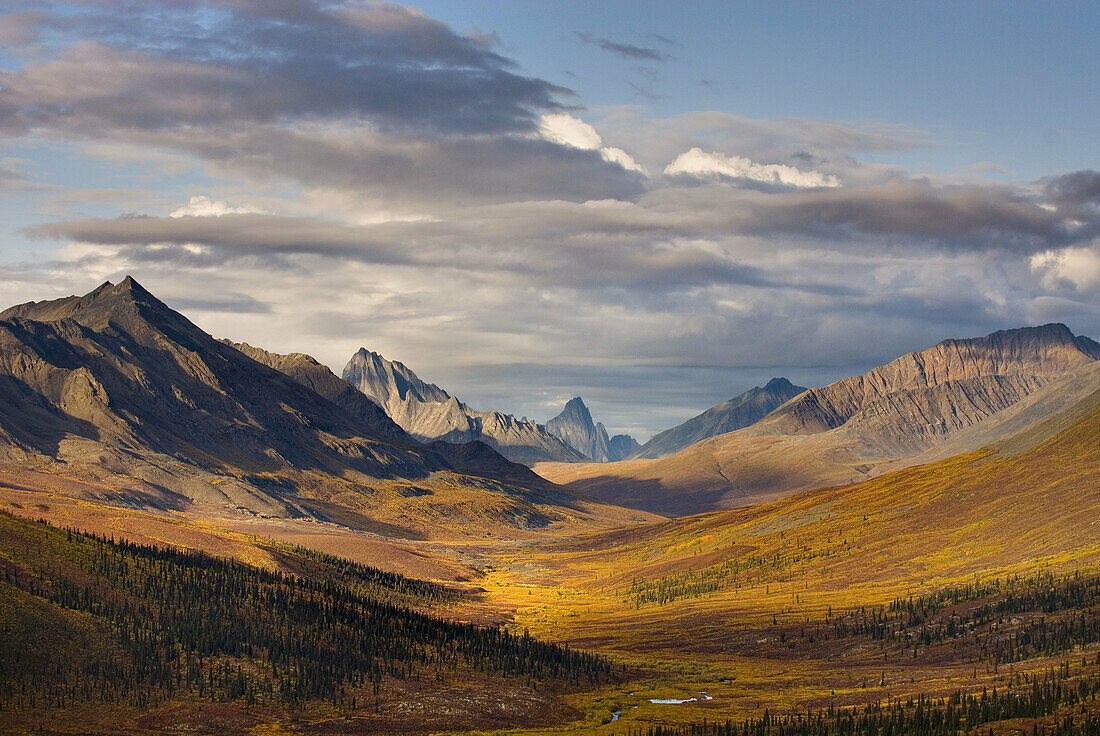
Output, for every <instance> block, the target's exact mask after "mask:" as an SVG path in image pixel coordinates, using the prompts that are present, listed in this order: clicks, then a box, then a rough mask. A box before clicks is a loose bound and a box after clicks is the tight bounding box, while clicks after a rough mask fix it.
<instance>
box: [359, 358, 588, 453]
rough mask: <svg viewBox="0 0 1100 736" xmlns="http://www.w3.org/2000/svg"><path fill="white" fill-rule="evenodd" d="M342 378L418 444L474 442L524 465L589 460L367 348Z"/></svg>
mask: <svg viewBox="0 0 1100 736" xmlns="http://www.w3.org/2000/svg"><path fill="white" fill-rule="evenodd" d="M342 376H343V378H344V380H345V381H347V382H348V383H349V384H351V385H352V386H354V387H355V388H357V389H358V390H359V391H361V392H362V393H363V394H365V395H366V396H367V397H369V398H370V399H372V400H373V401H375V402H376V403H378V405H379V406H381V407H382V408H383V409H384V410H385V411H386V413H387V414H388V415H389V416H390V417H391V418H393V420H394V421H395V422H397V424H399V425H400V426H401V427H402V428H404V429H405V431H407V432H408V433H409V434H410V435H411V436H413V437H414V438H416V439H418V440H421V441H434V440H442V441H444V442H469V441H474V440H477V441H481V442H485V443H486V444H487V445H489V446H490V447H493V448H494V449H496V450H497V451H498V452H500V453H501V454H503V455H504V456H505V457H507V458H508V459H510V460H513V461H515V462H522V463H533V462H538V461H545V460H554V461H559V462H584V461H586V460H587V459H588V458H586V457H585V456H584V455H583V454H581V453H580V452H578V451H577V450H575V449H574V448H572V447H570V446H569V445H567V444H566V443H564V442H562V441H561V440H560V439H559V438H558V437H555V436H554V435H552V434H550V433H548V432H547V431H546V429H545V428H544V427H543V426H542V425H539V424H537V423H536V422H531V421H528V420H525V419H517V418H516V417H514V416H513V415H511V414H504V413H502V412H498V411H478V410H476V409H472V408H470V407H469V406H467V405H466V404H465V403H463V402H462V401H460V400H459V399H458V398H457V397H455V396H452V395H451V394H449V393H447V392H446V391H445V390H443V389H441V388H440V387H439V386H436V385H435V384H434V383H427V382H425V381H423V380H421V379H420V378H419V377H418V376H417V375H416V374H415V373H414V372H413V371H412V370H411V369H409V368H408V367H407V366H406V365H405V364H404V363H400V362H397V361H391V360H387V359H386V358H384V357H382V355H380V354H378V353H376V352H374V351H371V350H367V349H366V348H360V349H359V350H358V351H357V352H356V353H355V354H354V355H353V356H352V357H351V359H350V360H349V361H348V363H347V365H345V366H344V370H343V372H342Z"/></svg>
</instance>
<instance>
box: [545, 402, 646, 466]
mask: <svg viewBox="0 0 1100 736" xmlns="http://www.w3.org/2000/svg"><path fill="white" fill-rule="evenodd" d="M546 431H547V432H549V433H550V434H552V435H554V436H555V437H558V438H560V439H561V440H562V442H564V443H565V444H567V445H569V446H570V447H572V448H573V449H575V450H577V451H578V452H580V453H582V454H583V455H584V456H585V457H587V458H589V459H591V460H595V461H596V462H598V463H607V462H617V461H619V460H625V459H626V458H628V457H630V455H631V454H633V452H636V451H637V448H638V443H637V441H636V440H635V439H634V438H633V437H631V436H630V435H625V434H617V435H615V436H614V437H608V436H607V428H606V427H604V426H603V423H602V422H593V421H592V413H591V412H589V411H588V407H587V406H585V404H584V401H583V400H582V399H581V397H580V396H574V397H573V398H572V399H570V400H569V401H568V402H567V403H566V404H565V408H564V409H562V411H561V413H560V414H558V415H557V416H556V417H554V418H553V419H551V420H549V421H547V422H546Z"/></svg>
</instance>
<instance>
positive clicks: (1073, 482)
mask: <svg viewBox="0 0 1100 736" xmlns="http://www.w3.org/2000/svg"><path fill="white" fill-rule="evenodd" d="M1097 374H1100V371H1098V372H1094V376H1095V375H1097ZM1097 508H1100V381H1095V380H1093V382H1092V390H1091V391H1089V392H1088V393H1087V394H1085V395H1084V396H1083V397H1080V398H1079V399H1077V400H1076V401H1073V402H1071V403H1070V404H1069V405H1068V406H1063V407H1062V409H1060V410H1059V411H1057V412H1055V413H1054V414H1053V415H1052V416H1049V417H1048V418H1047V419H1046V420H1044V421H1040V422H1038V423H1033V424H1031V426H1029V428H1027V429H1024V430H1022V431H1019V432H1016V433H1013V434H1011V435H1010V436H1007V437H1004V438H1003V439H1002V440H1001V441H999V442H997V443H995V444H993V445H991V446H988V447H984V448H982V449H980V450H977V451H972V452H969V453H967V454H963V455H957V456H954V457H950V458H947V459H943V460H939V461H936V462H934V463H930V464H926V465H919V466H913V467H909V468H906V469H903V470H899V471H894V472H890V473H887V474H884V475H881V476H879V477H876V478H874V479H871V480H867V481H864V482H862V483H858V484H855V485H849V486H844V487H836V488H824V489H816V490H811V491H806V492H802V493H799V494H797V495H794V496H791V497H788V498H784V499H782V500H779V501H776V502H773V503H768V504H761V505H758V506H754V507H751V508H747V509H736V510H729V511H717V512H711V513H707V514H700V515H696V516H690V517H684V518H679V519H673V520H670V521H667V522H661V523H657V524H650V525H646V526H644V527H638V528H627V529H620V530H614V531H610V532H602V533H599V534H594V535H586V536H585V537H583V538H579V539H573V540H561V541H559V542H550V543H547V544H543V545H540V546H538V547H534V548H529V549H523V550H514V551H513V550H502V551H501V552H500V553H499V555H498V562H497V565H496V570H497V571H496V572H494V573H493V574H492V575H491V576H490V577H489V579H487V580H485V581H482V585H483V586H484V587H486V588H487V589H488V590H489V591H490V593H491V594H492V595H494V596H499V597H500V598H501V599H503V600H508V601H515V602H516V603H517V604H521V605H522V608H521V609H520V611H519V613H518V615H517V624H518V625H521V626H524V627H526V628H529V629H530V630H531V631H532V632H533V633H536V634H539V635H546V634H547V633H548V632H554V634H555V635H556V636H561V637H566V638H568V640H569V641H572V642H576V643H577V644H578V645H579V646H583V647H586V648H590V649H594V650H596V651H600V652H604V653H607V654H608V655H609V656H613V657H621V658H624V659H628V660H629V661H631V662H634V663H636V664H639V665H641V664H642V663H649V662H655V663H656V662H660V663H664V664H665V666H666V667H667V670H668V675H667V676H666V678H665V680H664V681H658V682H654V681H653V680H649V681H644V682H640V683H637V684H632V685H631V686H630V687H624V688H622V689H621V690H618V691H615V692H614V693H609V694H608V695H607V696H606V697H605V699H604V700H602V701H601V702H602V703H603V704H604V707H605V708H608V709H609V711H610V710H611V709H617V710H618V712H619V713H620V716H621V720H624V721H625V723H623V724H622V725H621V730H620V731H619V733H631V732H632V731H631V730H630V729H632V728H633V729H639V728H640V729H641V730H642V732H645V729H646V728H647V727H650V726H651V725H652V724H656V723H661V724H664V725H665V726H666V727H667V726H668V725H669V724H683V725H685V727H686V725H687V724H689V723H695V724H697V725H698V724H701V723H702V722H703V720H704V719H706V720H707V721H708V722H710V723H715V722H716V721H717V722H718V723H721V720H722V719H724V718H733V719H734V721H735V723H737V719H740V718H745V719H748V718H750V717H751V718H755V719H760V718H761V717H762V716H763V713H764V710H765V709H766V708H767V709H769V710H770V712H771V713H773V714H775V713H782V714H795V713H802V714H806V713H816V712H818V711H829V715H828V716H827V718H832V709H833V708H837V709H840V708H845V707H851V708H853V711H852V713H853V715H857V716H858V715H861V714H868V713H869V711H866V710H864V706H865V705H867V704H875V703H879V704H882V703H885V702H887V701H888V700H894V701H901V702H902V703H904V702H906V701H910V707H909V708H908V709H904V708H903V709H901V710H900V711H899V712H898V713H897V716H898V720H896V721H895V722H894V725H893V728H894V731H893V732H895V733H924V731H922V730H921V727H920V726H919V725H916V724H913V725H911V726H906V727H905V728H902V727H901V726H902V722H903V720H904V718H905V717H907V716H912V715H913V705H912V701H913V700H917V699H918V698H923V699H924V701H925V704H926V707H928V705H929V704H930V703H932V702H933V700H937V699H939V698H943V699H945V700H946V699H947V698H949V697H952V698H955V701H954V702H959V701H960V700H964V697H963V696H965V695H966V694H968V693H969V694H973V695H974V696H975V697H978V696H981V697H982V699H983V702H987V701H988V698H989V695H990V693H991V692H993V690H994V688H996V691H997V692H999V693H1001V694H1002V695H1004V694H1007V693H1014V695H1013V697H1016V696H1020V697H1026V696H1027V694H1028V693H1029V692H1032V691H1033V686H1034V684H1035V683H1037V682H1041V681H1042V678H1043V677H1044V673H1049V672H1051V671H1053V670H1058V671H1059V672H1061V673H1062V675H1061V676H1060V680H1061V681H1065V682H1066V683H1067V684H1068V685H1071V686H1074V687H1077V686H1078V683H1077V681H1076V679H1075V678H1077V677H1083V678H1085V679H1086V681H1087V682H1088V688H1089V691H1090V692H1091V689H1092V688H1093V683H1094V682H1095V680H1096V678H1097V676H1098V675H1100V659H1097V657H1098V655H1100V533H1098V529H1097V523H1098V522H1097V520H1096V513H1095V510H1096V509H1097ZM519 586H525V587H519ZM1044 687H1045V686H1044ZM661 699H663V700H661ZM1091 702H1092V701H1090V703H1091ZM658 703H667V705H661V704H658ZM1076 703H1077V701H1075V700H1073V699H1072V698H1071V699H1067V700H1058V699H1054V698H1051V699H1049V700H1048V705H1049V707H1048V708H1046V709H1043V708H1033V709H1024V708H1023V707H1021V708H1020V709H1019V710H1017V711H1016V713H1017V717H1021V718H1023V717H1025V716H1026V719H1025V720H1023V721H1022V722H1021V721H1013V720H1010V718H1011V716H1006V715H996V714H995V712H994V713H990V714H986V715H982V716H979V715H977V714H972V715H971V720H969V721H967V723H969V724H970V725H969V726H967V727H962V726H960V728H959V730H960V732H971V733H976V732H980V733H986V732H987V731H988V727H987V726H983V727H982V729H981V730H980V731H974V730H969V731H968V729H972V728H973V727H974V724H977V723H989V722H996V721H1000V720H1005V723H1003V724H1002V725H1000V726H998V727H997V728H996V729H995V730H994V732H995V733H1006V734H1007V733H1018V732H1020V731H1021V730H1023V731H1024V732H1025V733H1030V732H1031V728H1032V725H1033V724H1036V723H1044V724H1047V725H1049V724H1050V723H1051V721H1049V720H1047V721H1041V720H1040V717H1045V716H1048V715H1050V714H1053V713H1061V714H1066V713H1074V714H1076V715H1077V716H1080V715H1081V714H1082V713H1084V712H1085V711H1084V710H1080V711H1078V710H1076V709H1075V705H1076ZM655 704H656V705H655ZM941 705H946V703H941ZM1090 709H1091V710H1090V712H1092V714H1093V717H1095V716H1096V715H1097V713H1096V706H1095V705H1090ZM941 715H942V714H941ZM823 716H824V714H823ZM1060 717H1061V716H1059V718H1060ZM983 719H984V720H983ZM1031 719H1035V720H1031ZM1056 720H1057V719H1056ZM757 725H759V726H760V728H761V730H760V731H758V732H760V733H769V734H773V733H800V731H799V730H798V724H797V723H795V724H794V725H793V727H792V730H791V731H782V730H779V729H778V724H776V723H774V722H773V723H772V728H766V727H764V725H763V724H759V723H758V724H757ZM1021 726H1024V727H1025V728H1023V729H1021ZM739 728H740V727H739ZM689 732H691V731H689V730H687V729H686V728H685V731H684V733H689ZM736 732H738V733H740V732H742V731H741V730H737V731H736ZM750 732H751V731H750ZM811 732H812V733H822V734H826V733H828V734H831V733H846V732H849V731H845V730H844V729H843V724H841V725H840V726H838V728H837V730H836V731H834V730H832V728H831V727H830V728H829V729H828V730H825V729H822V730H816V729H815V730H813V731H811ZM876 732H881V731H876ZM1077 732H1078V731H1073V730H1067V731H1066V733H1077ZM694 733H711V731H703V730H696V731H694ZM714 733H726V731H721V730H719V731H715V732H714Z"/></svg>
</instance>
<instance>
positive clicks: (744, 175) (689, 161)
mask: <svg viewBox="0 0 1100 736" xmlns="http://www.w3.org/2000/svg"><path fill="white" fill-rule="evenodd" d="M665 174H667V175H669V176H676V175H685V176H691V177H694V178H696V179H715V178H729V179H748V180H750V181H759V182H764V183H766V184H780V185H782V186H788V187H799V188H803V187H807V188H808V187H839V186H840V180H839V179H838V178H836V177H835V176H832V175H831V174H822V173H821V172H819V171H801V170H799V169H796V168H795V167H793V166H787V165H786V164H758V163H755V162H754V161H752V160H751V159H747V158H743V157H741V156H726V155H723V154H721V153H707V152H706V151H704V150H703V149H701V148H692V149H691V150H689V151H685V152H684V153H681V154H680V155H679V156H677V157H676V160H675V161H673V162H672V163H670V164H669V165H668V166H667V167H666V168H665Z"/></svg>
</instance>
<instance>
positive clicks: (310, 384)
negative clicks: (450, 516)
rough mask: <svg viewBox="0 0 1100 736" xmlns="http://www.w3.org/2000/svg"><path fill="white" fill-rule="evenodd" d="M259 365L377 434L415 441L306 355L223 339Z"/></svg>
mask: <svg viewBox="0 0 1100 736" xmlns="http://www.w3.org/2000/svg"><path fill="white" fill-rule="evenodd" d="M222 342H223V343H225V344H227V345H230V346H232V347H234V348H236V349H237V350H240V351H241V352H242V353H244V354H245V355H247V356H248V357H249V358H252V359H253V360H255V361H256V362H257V363H263V364H264V365H266V366H268V367H269V368H274V369H275V370H277V371H279V372H280V373H284V374H286V375H288V376H290V377H291V378H293V379H294V380H295V381H297V382H298V383H300V384H302V385H303V386H305V387H307V388H309V389H311V390H312V391H314V392H316V393H318V394H320V395H321V396H324V397H325V398H326V399H328V400H329V401H331V402H332V403H334V404H336V405H337V406H339V407H340V408H341V409H343V410H344V411H346V412H347V413H348V414H351V415H352V416H353V417H355V418H356V419H358V420H359V421H360V422H362V423H363V424H364V425H366V426H367V427H369V428H370V429H371V430H372V431H373V432H374V433H375V434H378V435H380V436H383V437H388V438H389V439H393V440H398V441H401V442H406V443H409V442H413V439H412V438H411V437H410V436H409V434H408V433H407V432H406V431H405V430H403V429H401V427H400V426H399V425H398V424H397V423H396V422H394V421H393V420H392V419H390V417H389V415H388V414H386V411H385V410H384V409H383V408H382V407H380V406H379V405H378V404H376V403H374V402H373V401H371V400H370V399H368V398H367V397H366V396H365V395H363V393H362V392H361V391H359V390H358V389H356V388H355V387H354V386H352V385H351V384H350V383H348V382H347V381H345V380H343V379H342V378H340V377H339V376H337V375H336V374H335V373H333V372H332V371H331V370H329V367H328V366H326V365H324V364H323V363H321V362H320V361H318V360H317V359H316V358H314V357H313V356H311V355H306V354H305V353H290V354H288V355H280V354H278V353H271V352H268V351H267V350H264V349H262V348H257V347H253V346H251V345H249V344H248V343H236V342H233V341H231V340H226V339H223V340H222Z"/></svg>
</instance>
